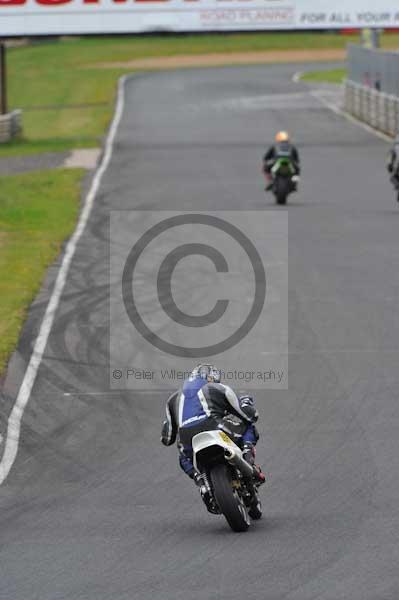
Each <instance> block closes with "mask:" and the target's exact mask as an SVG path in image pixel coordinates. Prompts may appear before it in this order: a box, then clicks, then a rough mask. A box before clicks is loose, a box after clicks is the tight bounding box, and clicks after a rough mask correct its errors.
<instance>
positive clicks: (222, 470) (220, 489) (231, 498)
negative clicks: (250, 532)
mask: <svg viewBox="0 0 399 600" xmlns="http://www.w3.org/2000/svg"><path fill="white" fill-rule="evenodd" d="M210 476H211V481H212V486H213V492H214V495H215V499H216V502H217V504H218V506H219V509H220V511H221V513H222V514H223V515H224V517H225V519H226V521H227V522H228V524H229V525H230V527H231V529H232V530H233V531H237V532H241V531H247V529H248V527H249V526H250V523H251V519H250V518H249V515H248V511H247V507H246V506H245V504H244V501H243V499H242V498H241V497H240V495H239V493H238V491H237V490H236V489H234V487H233V482H232V479H231V474H230V469H229V468H228V467H227V465H224V464H221V465H215V466H214V467H213V469H212V470H211V472H210Z"/></svg>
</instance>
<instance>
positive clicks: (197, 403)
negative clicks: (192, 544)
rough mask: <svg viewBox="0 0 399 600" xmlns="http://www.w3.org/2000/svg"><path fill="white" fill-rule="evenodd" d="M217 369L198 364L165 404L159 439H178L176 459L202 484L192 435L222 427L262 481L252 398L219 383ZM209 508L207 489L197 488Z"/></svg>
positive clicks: (191, 476)
mask: <svg viewBox="0 0 399 600" xmlns="http://www.w3.org/2000/svg"><path fill="white" fill-rule="evenodd" d="M220 378H221V375H220V371H219V370H218V369H217V368H215V367H214V366H213V365H207V364H204V365H198V366H197V367H196V368H195V369H194V370H193V371H192V373H191V374H190V376H189V378H188V379H186V381H185V382H184V384H183V387H182V388H181V389H180V390H178V391H176V392H175V393H173V394H172V395H171V396H170V398H169V399H168V401H167V404H166V421H164V423H163V427H162V434H161V442H162V443H163V444H164V445H165V446H171V445H172V444H174V443H175V441H176V440H177V442H178V444H177V445H178V449H179V463H180V466H181V468H182V469H183V471H184V472H185V473H186V474H187V475H188V476H189V477H190V478H191V479H193V480H194V481H195V483H196V484H197V485H199V486H201V477H200V475H199V473H197V472H196V471H195V469H194V465H193V448H192V439H193V437H194V436H195V435H196V434H197V433H200V432H202V431H209V430H213V429H222V430H224V431H225V432H226V433H227V434H228V435H230V437H231V438H232V439H233V440H234V442H235V443H236V444H237V445H239V446H240V447H241V448H242V450H243V452H244V454H243V457H244V458H245V460H247V462H249V463H250V464H251V465H252V466H253V469H254V479H255V480H256V481H257V483H264V481H265V475H264V474H263V472H262V471H261V469H260V467H258V466H257V465H255V445H256V443H257V441H258V439H259V434H258V431H257V429H256V427H255V425H254V423H255V422H256V421H257V420H258V413H257V410H256V407H255V402H254V400H253V398H251V397H250V396H243V397H241V398H239V397H238V396H237V395H236V394H235V392H234V391H233V390H232V389H231V388H230V387H228V386H227V385H223V384H221V383H220ZM200 491H201V495H202V498H203V500H204V502H205V504H206V505H207V507H208V509H209V502H208V501H209V498H207V497H206V496H205V493H206V491H205V490H204V489H203V488H202V487H201V488H200Z"/></svg>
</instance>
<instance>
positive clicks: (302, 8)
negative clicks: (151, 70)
mask: <svg viewBox="0 0 399 600" xmlns="http://www.w3.org/2000/svg"><path fill="white" fill-rule="evenodd" d="M351 27H384V28H388V27H399V4H398V2H397V0H394V1H392V0H380V2H379V4H378V8H377V4H376V2H375V0H334V2H331V0H288V1H285V0H0V37H7V36H12V35H58V34H74V33H75V34H83V33H129V32H131V33H134V32H146V31H206V30H256V29H258V30H269V29H270V30H272V29H311V28H315V29H335V28H336V29H342V28H351Z"/></svg>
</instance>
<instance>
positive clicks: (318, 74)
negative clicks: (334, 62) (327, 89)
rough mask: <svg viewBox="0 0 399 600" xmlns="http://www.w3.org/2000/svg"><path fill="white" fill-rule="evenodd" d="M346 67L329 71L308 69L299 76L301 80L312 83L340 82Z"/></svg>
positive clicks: (343, 77)
mask: <svg viewBox="0 0 399 600" xmlns="http://www.w3.org/2000/svg"><path fill="white" fill-rule="evenodd" d="M346 73H347V72H346V69H331V70H330V71H308V72H307V73H304V74H303V75H302V77H301V80H302V81H310V82H314V83H342V81H343V80H344V79H345V77H346Z"/></svg>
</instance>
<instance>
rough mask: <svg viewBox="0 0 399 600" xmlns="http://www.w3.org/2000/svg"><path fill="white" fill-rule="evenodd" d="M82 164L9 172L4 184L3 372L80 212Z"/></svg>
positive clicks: (0, 257) (0, 267)
mask: <svg viewBox="0 0 399 600" xmlns="http://www.w3.org/2000/svg"><path fill="white" fill-rule="evenodd" d="M83 173H84V171H83V170H81V169H70V170H66V169H64V170H52V171H38V172H34V173H26V174H23V175H10V176H7V177H2V178H1V186H0V375H1V373H2V372H3V371H4V368H5V366H6V362H7V359H8V357H9V356H10V354H11V352H12V351H13V350H14V348H15V346H16V344H17V340H18V336H19V333H20V330H21V327H22V325H23V322H24V320H25V318H26V314H27V310H28V307H29V305H30V303H31V302H32V300H33V299H34V297H35V295H36V294H37V292H38V291H39V288H40V285H41V282H42V280H43V278H44V275H45V272H46V269H47V267H48V266H49V265H50V264H51V263H52V262H53V261H54V260H55V258H56V257H57V256H58V254H59V252H60V248H61V245H62V242H63V241H64V240H65V239H66V238H67V237H68V236H69V235H70V234H71V233H72V231H73V229H74V227H75V223H76V219H77V216H78V213H79V204H80V202H79V198H80V184H81V180H82V177H83Z"/></svg>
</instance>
